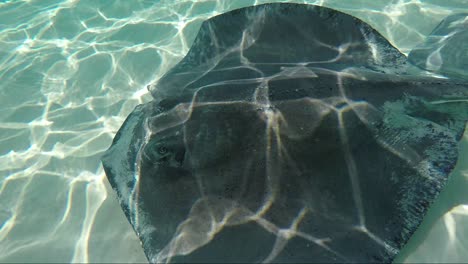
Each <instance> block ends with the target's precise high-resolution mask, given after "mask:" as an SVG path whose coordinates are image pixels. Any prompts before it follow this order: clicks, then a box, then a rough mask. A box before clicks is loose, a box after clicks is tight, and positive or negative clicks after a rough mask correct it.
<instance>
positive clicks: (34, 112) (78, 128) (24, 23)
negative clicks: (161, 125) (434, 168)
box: [0, 0, 468, 262]
mask: <svg viewBox="0 0 468 264" xmlns="http://www.w3.org/2000/svg"><path fill="white" fill-rule="evenodd" d="M267 2H295V3H311V4H318V5H323V6H327V7H332V8H335V9H338V10H340V11H343V12H346V13H350V14H352V15H354V16H356V17H359V18H361V19H363V20H364V21H366V22H368V23H369V24H370V25H372V26H373V27H374V28H376V29H377V30H378V31H380V32H381V33H382V34H383V35H384V36H386V37H387V38H388V39H389V40H390V41H391V42H392V43H393V44H394V45H395V46H396V47H397V48H399V49H400V50H401V51H402V52H403V53H407V52H408V51H409V50H411V48H412V47H414V46H415V45H417V44H418V43H420V42H422V41H423V40H424V38H425V36H426V35H427V34H429V33H430V31H431V30H432V29H433V28H434V27H435V26H436V25H437V24H438V23H439V21H440V20H442V19H443V18H444V17H445V16H447V15H449V14H451V13H458V12H466V11H468V1H464V0H451V1H445V0H438V1H437V0H432V1H384V0H381V1H374V0H367V1H364V0H361V1H357V0H356V1H343V0H341V1H338V0H335V1H250V0H237V1H232V0H225V1H222V0H218V1H178V0H168V1H123V0H122V1H96V0H87V1H78V0H76V1H48V0H37V1H0V80H1V82H0V108H1V111H0V164H1V166H0V168H1V169H0V225H1V226H0V262H13V261H16V262H70V261H73V262H145V261H146V258H145V257H144V254H143V251H142V249H141V247H140V245H139V241H138V239H137V237H136V235H135V234H134V232H133V230H132V229H131V227H130V225H129V224H128V223H127V220H126V219H125V216H124V215H123V213H122V211H121V209H120V206H119V205H118V202H117V200H116V197H115V195H114V193H113V192H112V190H111V189H110V187H109V184H108V182H107V180H106V178H105V175H104V172H103V170H102V167H101V165H100V160H99V158H100V156H101V154H102V153H103V151H104V150H105V149H107V147H108V146H109V145H110V143H111V141H112V138H113V136H114V135H115V133H116V131H117V130H118V128H119V127H120V125H121V124H122V122H123V121H124V119H125V118H126V117H127V115H128V114H129V113H130V111H131V110H132V109H133V108H134V106H136V105H137V104H139V103H142V102H146V101H148V100H150V96H149V94H148V92H147V91H146V88H145V87H146V85H147V84H149V83H153V82H154V81H155V80H157V79H158V78H159V77H161V75H162V74H164V73H165V72H166V71H167V70H168V69H170V68H171V67H172V66H173V65H174V64H175V63H177V62H178V60H180V59H181V58H182V57H183V56H184V55H185V53H186V52H187V51H188V48H189V47H190V44H191V42H192V40H193V39H194V37H195V34H196V33H197V30H198V28H199V26H200V24H201V22H202V21H203V20H205V19H206V18H209V17H211V16H213V15H216V14H219V13H223V12H226V11H229V10H232V9H235V8H239V7H244V6H249V5H254V4H262V3H267ZM461 152H462V155H461V156H460V161H459V164H458V167H457V169H456V171H455V172H454V173H453V174H452V176H451V179H450V180H449V183H448V186H447V188H446V189H445V190H444V192H443V193H442V194H441V196H440V199H439V200H438V201H437V202H436V204H434V206H433V208H432V209H431V210H430V213H429V215H428V216H427V218H426V221H425V222H424V223H423V225H422V227H421V228H420V230H419V231H418V232H417V234H416V235H415V236H414V239H412V240H411V241H410V243H409V244H408V246H407V247H406V248H405V249H404V251H403V252H402V254H401V256H400V257H399V258H398V259H397V262H466V261H468V251H467V250H466V248H468V230H467V229H466V226H467V224H468V195H466V188H467V187H468V182H467V180H468V162H467V160H468V159H467V157H468V136H467V135H465V137H464V140H463V141H462V143H461Z"/></svg>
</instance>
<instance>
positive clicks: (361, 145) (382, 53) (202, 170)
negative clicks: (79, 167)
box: [103, 4, 468, 263]
mask: <svg viewBox="0 0 468 264" xmlns="http://www.w3.org/2000/svg"><path fill="white" fill-rule="evenodd" d="M409 72H411V74H410V73H409ZM150 91H151V93H152V95H153V97H154V101H152V102H150V103H147V104H145V105H140V106H138V107H137V108H136V109H135V110H134V111H133V113H132V114H131V115H130V116H129V117H128V118H127V120H126V121H125V123H124V124H123V125H122V128H121V129H120V131H119V132H118V134H117V135H116V138H115V139H114V142H113V144H112V146H111V147H110V148H109V150H108V151H107V152H106V154H105V155H104V156H103V165H104V168H105V171H106V173H107V176H108V179H109V181H110V183H111V185H112V186H113V188H114V189H115V190H116V191H117V193H118V195H119V198H120V202H121V205H122V207H123V209H124V212H125V214H126V215H127V217H128V219H129V221H130V223H131V224H132V225H133V227H134V228H135V231H136V232H137V234H138V235H139V237H140V239H141V240H142V243H143V247H144V250H145V253H146V255H147V257H148V260H149V261H150V262H166V261H168V262H203V263H206V262H218V263H219V262H292V263H297V262H373V263H375V262H384V263H385V262H391V261H392V260H393V258H394V257H395V255H396V254H397V253H398V251H399V250H400V249H401V248H402V247H403V245H404V244H405V243H406V242H407V241H408V239H409V238H410V236H411V235H412V233H413V232H414V231H415V230H416V228H417V227H418V225H419V224H420V223H421V221H422V219H423V217H424V215H425V213H426V211H427V209H428V207H429V205H430V204H431V203H432V201H433V200H434V199H435V198H436V196H437V195H438V193H439V192H440V190H441V189H442V187H443V186H444V184H445V182H446V181H447V177H448V175H449V173H450V172H451V171H452V169H453V167H454V166H455V164H456V162H457V157H458V149H457V144H458V141H459V140H460V138H461V136H462V134H463V131H464V128H465V124H466V121H467V119H468V103H467V101H468V83H467V82H466V81H464V80H463V79H457V80H456V81H452V80H450V79H441V78H435V77H431V76H428V74H427V73H425V72H422V71H418V70H416V69H415V68H414V67H413V66H411V65H410V64H408V63H407V62H406V57H405V56H404V55H402V54H401V53H400V52H398V50H396V49H395V48H394V47H392V46H391V45H390V43H388V41H386V40H385V39H384V38H383V37H382V36H381V35H380V34H379V33H378V32H376V31H375V30H373V29H372V28H371V27H370V26H369V25H367V24H365V23H364V22H362V21H360V20H359V19H357V18H354V17H352V16H349V15H346V14H343V13H340V12H338V11H335V10H331V9H328V8H323V7H317V6H311V5H299V4H267V5H261V6H256V7H249V8H243V9H239V10H235V11H232V12H229V13H226V14H223V15H220V16H217V17H214V18H211V19H210V20H208V21H206V22H205V23H204V24H203V25H202V27H201V29H200V32H199V34H198V36H197V39H196V40H195V42H194V44H193V46H192V48H191V50H190V51H189V53H188V54H187V56H186V57H185V58H184V59H183V60H182V61H181V62H180V63H179V64H178V65H176V66H175V67H174V68H173V69H172V70H170V71H169V72H168V73H167V74H166V75H165V76H164V77H163V78H161V80H160V81H159V82H158V83H157V84H156V85H155V86H152V87H151V88H150Z"/></svg>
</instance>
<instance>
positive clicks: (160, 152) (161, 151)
mask: <svg viewBox="0 0 468 264" xmlns="http://www.w3.org/2000/svg"><path fill="white" fill-rule="evenodd" d="M168 151H169V150H168V149H167V148H166V147H164V146H161V147H159V148H158V153H159V154H161V155H164V154H166V153H167V152H168Z"/></svg>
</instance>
